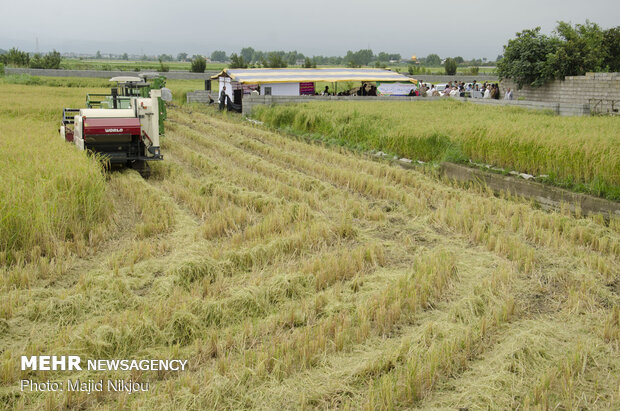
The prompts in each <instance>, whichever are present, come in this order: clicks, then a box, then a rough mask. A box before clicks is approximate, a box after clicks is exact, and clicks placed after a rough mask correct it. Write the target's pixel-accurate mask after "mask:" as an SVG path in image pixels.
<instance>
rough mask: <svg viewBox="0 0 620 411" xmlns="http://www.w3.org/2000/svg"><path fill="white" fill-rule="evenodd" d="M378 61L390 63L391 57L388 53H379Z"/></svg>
mask: <svg viewBox="0 0 620 411" xmlns="http://www.w3.org/2000/svg"><path fill="white" fill-rule="evenodd" d="M377 60H378V61H390V55H389V54H388V53H386V52H385V51H381V52H379V54H377Z"/></svg>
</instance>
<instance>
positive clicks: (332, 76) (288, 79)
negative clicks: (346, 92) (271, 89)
mask: <svg viewBox="0 0 620 411" xmlns="http://www.w3.org/2000/svg"><path fill="white" fill-rule="evenodd" d="M219 77H230V78H231V79H232V80H234V81H238V82H239V83H244V84H266V83H301V82H311V81H326V82H335V81H400V82H412V83H417V82H418V81H417V80H414V79H412V78H409V77H407V76H404V75H402V74H400V73H396V72H394V71H390V70H386V69H376V68H358V69H356V68H303V69H302V68H262V69H224V70H222V72H221V73H219V74H217V75H215V76H213V77H211V78H212V79H217V78H219Z"/></svg>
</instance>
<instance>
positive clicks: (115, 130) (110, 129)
mask: <svg viewBox="0 0 620 411" xmlns="http://www.w3.org/2000/svg"><path fill="white" fill-rule="evenodd" d="M105 132H106V133H122V132H123V129H122V128H106V129H105Z"/></svg>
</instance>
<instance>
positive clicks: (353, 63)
mask: <svg viewBox="0 0 620 411" xmlns="http://www.w3.org/2000/svg"><path fill="white" fill-rule="evenodd" d="M373 58H374V54H373V53H372V50H370V49H363V50H358V51H356V52H352V51H351V50H349V51H347V55H346V56H345V58H344V61H345V62H346V63H347V66H348V67H361V66H367V65H368V64H369V63H370V62H371V61H372V60H373Z"/></svg>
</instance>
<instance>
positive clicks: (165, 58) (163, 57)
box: [157, 54, 174, 61]
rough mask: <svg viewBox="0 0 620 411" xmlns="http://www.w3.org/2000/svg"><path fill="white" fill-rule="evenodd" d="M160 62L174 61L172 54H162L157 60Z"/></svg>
mask: <svg viewBox="0 0 620 411" xmlns="http://www.w3.org/2000/svg"><path fill="white" fill-rule="evenodd" d="M157 60H159V61H172V60H174V59H173V58H172V56H171V55H170V54H160V55H159V57H158V58H157Z"/></svg>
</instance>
